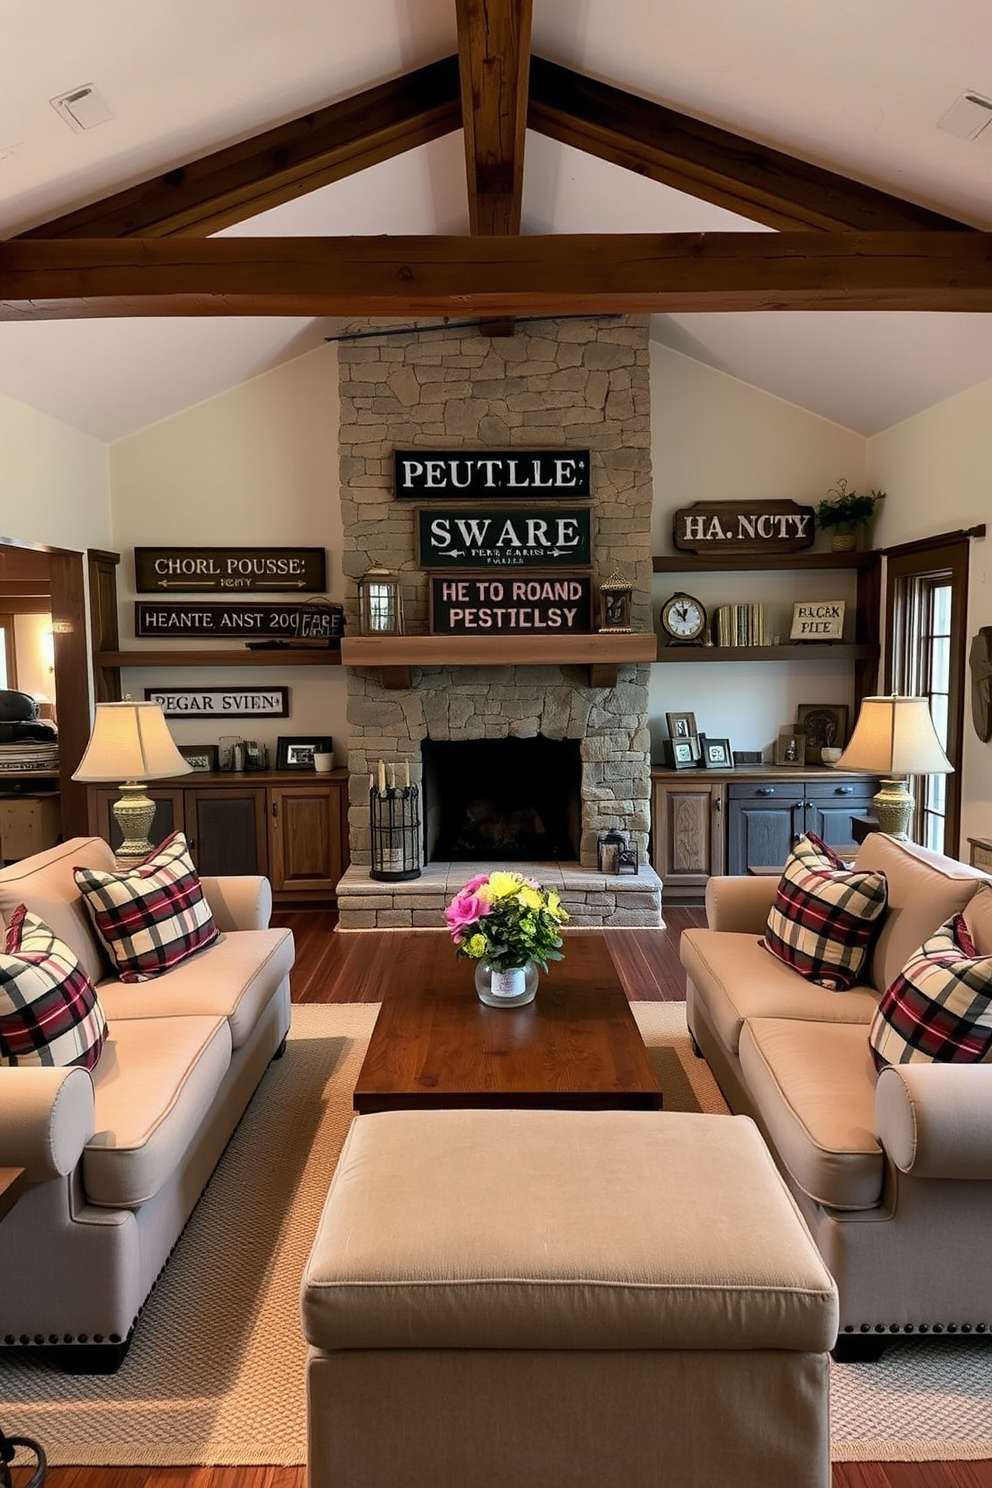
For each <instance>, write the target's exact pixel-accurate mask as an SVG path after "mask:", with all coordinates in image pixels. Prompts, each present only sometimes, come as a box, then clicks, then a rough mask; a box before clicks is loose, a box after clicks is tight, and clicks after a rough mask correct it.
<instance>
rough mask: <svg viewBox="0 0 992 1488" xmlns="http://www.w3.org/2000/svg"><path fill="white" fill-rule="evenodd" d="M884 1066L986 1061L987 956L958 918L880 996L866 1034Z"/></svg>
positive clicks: (989, 1048)
mask: <svg viewBox="0 0 992 1488" xmlns="http://www.w3.org/2000/svg"><path fill="white" fill-rule="evenodd" d="M868 1044H869V1046H870V1048H871V1052H872V1058H873V1059H874V1061H875V1066H876V1068H877V1069H881V1068H882V1066H883V1065H886V1064H916V1063H921V1062H928V1063H936V1062H938V1061H945V1062H947V1063H956V1064H981V1063H988V1062H989V1061H990V1060H992V956H980V955H979V954H978V951H977V950H976V949H975V943H974V941H973V940H972V938H971V936H970V935H969V933H968V927H967V925H966V924H965V922H964V917H963V916H962V915H960V914H956V915H953V916H952V917H951V918H950V919H949V920H946V921H945V922H944V924H943V925H941V926H940V928H939V929H938V930H935V931H934V933H933V934H932V935H931V936H930V937H929V939H928V940H925V941H924V942H923V944H922V945H921V946H920V949H919V950H918V951H916V952H915V953H914V954H913V955H912V956H910V958H909V960H908V961H907V962H906V965H905V966H904V967H903V969H902V971H901V972H900V973H899V975H898V976H897V977H896V979H895V981H894V982H893V983H892V986H891V987H890V988H889V989H888V991H887V992H886V993H885V996H884V997H883V998H882V1000H881V1002H880V1003H879V1005H878V1008H877V1010H876V1012H875V1016H874V1018H873V1019H872V1023H871V1028H870V1029H869V1032H868Z"/></svg>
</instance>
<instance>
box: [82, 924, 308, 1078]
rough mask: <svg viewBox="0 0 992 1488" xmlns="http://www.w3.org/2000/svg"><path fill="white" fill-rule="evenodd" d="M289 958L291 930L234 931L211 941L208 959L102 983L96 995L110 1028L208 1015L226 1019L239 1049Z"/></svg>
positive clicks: (282, 975)
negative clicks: (123, 1021)
mask: <svg viewBox="0 0 992 1488" xmlns="http://www.w3.org/2000/svg"><path fill="white" fill-rule="evenodd" d="M293 956H294V943H293V935H292V931H290V930H235V931H230V932H225V933H224V934H223V935H221V936H220V937H219V938H218V939H217V940H215V941H214V943H213V945H212V946H211V947H210V954H209V956H204V957H202V958H199V957H196V956H193V957H191V958H189V959H188V960H186V961H183V962H182V963H181V964H180V965H179V966H173V967H172V968H171V970H169V971H166V972H163V973H162V975H161V976H157V977H153V978H152V980H150V981H145V982H138V983H137V984H135V983H124V982H119V981H109V982H101V983H100V986H99V988H98V989H97V990H98V991H99V993H100V998H101V1001H102V1002H103V1007H104V1011H105V1012H106V1014H107V1017H108V1018H109V1019H110V1021H111V1023H115V1022H117V1020H118V1019H120V1018H169V1017H177V1016H178V1017H185V1016H188V1015H189V1014H191V1013H210V1014H212V1015H213V1016H214V1017H218V1018H227V1020H228V1022H229V1023H230V1025H231V1040H232V1043H233V1045H234V1047H235V1049H240V1047H241V1045H242V1044H243V1043H245V1041H246V1040H247V1039H248V1038H249V1037H250V1035H251V1033H252V1030H253V1029H254V1027H255V1025H256V1023H257V1022H258V1020H259V1018H260V1017H261V1015H262V1011H263V1009H264V1008H265V1006H266V1004H267V1003H268V1002H269V1000H270V998H271V997H272V995H273V993H274V992H275V991H276V989H277V988H278V987H279V985H280V984H281V982H282V981H283V980H284V978H285V977H287V976H288V975H289V973H290V971H291V969H292V966H293Z"/></svg>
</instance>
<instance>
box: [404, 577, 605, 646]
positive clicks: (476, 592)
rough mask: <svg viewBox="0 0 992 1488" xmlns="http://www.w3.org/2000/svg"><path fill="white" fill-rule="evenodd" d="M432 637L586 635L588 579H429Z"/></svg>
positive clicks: (589, 611) (588, 624)
mask: <svg viewBox="0 0 992 1488" xmlns="http://www.w3.org/2000/svg"><path fill="white" fill-rule="evenodd" d="M430 582H431V587H430V629H431V634H432V635H475V636H494V637H496V636H501V635H520V634H522V633H524V634H529V635H567V634H573V635H588V633H589V631H590V630H591V629H592V579H591V578H590V576H589V575H588V574H569V575H567V576H566V575H564V574H553V573H548V574H536V573H528V574H526V575H524V574H520V575H511V574H501V575H500V576H499V578H489V577H488V576H487V577H483V576H482V575H474V576H470V575H464V576H462V577H460V578H448V577H447V576H446V575H441V574H431V581H430Z"/></svg>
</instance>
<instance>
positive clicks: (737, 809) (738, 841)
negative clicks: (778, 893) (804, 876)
mask: <svg viewBox="0 0 992 1488" xmlns="http://www.w3.org/2000/svg"><path fill="white" fill-rule="evenodd" d="M729 794H730V800H729V803H728V811H727V872H728V873H748V872H750V871H751V870H753V869H755V868H775V867H781V865H782V864H783V863H784V862H785V860H786V858H787V857H788V856H789V853H790V851H791V850H792V844H793V843H794V842H795V841H796V839H797V838H798V837H800V836H801V835H802V831H803V822H804V820H805V815H806V811H805V795H804V793H803V786H802V783H801V782H800V781H795V780H791V781H788V782H786V781H781V780H776V781H763V782H761V783H760V784H759V783H756V782H749V783H748V784H747V785H732V786H730V788H729Z"/></svg>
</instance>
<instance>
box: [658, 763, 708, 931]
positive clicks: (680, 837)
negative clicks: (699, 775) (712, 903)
mask: <svg viewBox="0 0 992 1488" xmlns="http://www.w3.org/2000/svg"><path fill="white" fill-rule="evenodd" d="M724 796H725V787H724V786H723V785H722V784H721V785H716V784H712V783H709V784H704V783H703V782H702V781H701V780H692V781H690V780H686V781H660V780H659V781H656V782H655V786H654V799H653V803H652V812H651V862H652V867H653V868H654V870H655V872H656V873H657V875H658V877H659V878H660V879H661V881H662V883H663V885H664V891H665V900H666V901H667V902H672V901H677V900H679V899H698V898H699V897H700V896H701V895H702V894H703V892H704V891H705V888H706V880H707V879H708V878H709V877H710V875H711V874H713V873H723V871H724V861H725V857H724V838H725V831H724Z"/></svg>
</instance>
